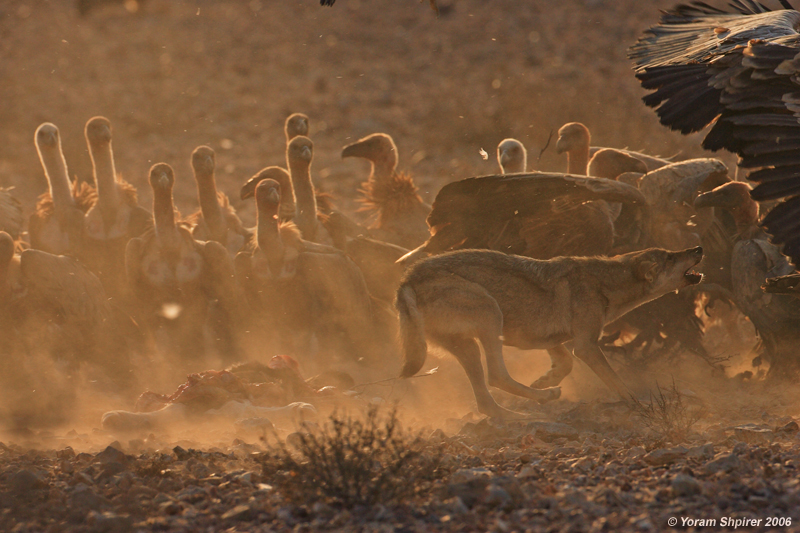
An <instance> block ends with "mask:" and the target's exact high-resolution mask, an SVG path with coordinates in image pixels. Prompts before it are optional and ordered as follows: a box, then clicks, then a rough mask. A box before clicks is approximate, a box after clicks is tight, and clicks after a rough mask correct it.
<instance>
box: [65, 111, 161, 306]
mask: <svg viewBox="0 0 800 533" xmlns="http://www.w3.org/2000/svg"><path fill="white" fill-rule="evenodd" d="M84 133H85V136H86V143H87V145H88V147H89V155H90V156H91V159H92V168H93V171H94V181H95V190H96V201H95V203H94V205H92V207H91V208H90V209H89V210H88V211H87V212H86V216H85V219H84V243H83V244H84V246H83V249H82V250H81V253H80V255H79V258H80V259H81V260H82V261H84V263H85V264H86V265H87V266H88V267H89V269H90V270H91V271H92V272H94V273H95V274H97V276H98V277H99V278H100V281H102V282H103V286H104V287H105V288H106V292H108V293H109V294H110V295H112V296H120V295H122V294H123V293H124V291H125V288H126V282H125V271H124V269H122V268H120V266H121V265H123V264H124V263H125V247H126V245H127V244H128V241H129V240H130V239H132V238H134V237H138V236H140V235H142V234H143V233H144V232H145V231H147V230H148V229H150V228H151V227H152V226H153V217H152V215H151V214H150V213H149V212H148V211H147V210H146V209H144V208H142V207H140V206H139V203H138V198H137V194H136V189H135V188H134V187H133V186H132V185H131V184H129V183H128V182H126V181H125V180H123V179H121V178H120V177H119V176H118V175H117V171H116V166H115V164H114V152H113V149H112V145H111V143H112V131H111V123H110V122H109V120H108V119H107V118H105V117H94V118H91V119H89V121H88V122H87V123H86V127H85V130H84Z"/></svg>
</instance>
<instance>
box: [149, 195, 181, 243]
mask: <svg viewBox="0 0 800 533" xmlns="http://www.w3.org/2000/svg"><path fill="white" fill-rule="evenodd" d="M153 220H154V222H155V227H156V237H157V238H158V241H159V243H160V244H161V246H162V247H164V248H167V249H174V248H177V247H178V242H179V236H178V227H177V226H176V225H175V208H174V206H173V204H172V189H171V188H161V187H159V188H156V189H154V190H153Z"/></svg>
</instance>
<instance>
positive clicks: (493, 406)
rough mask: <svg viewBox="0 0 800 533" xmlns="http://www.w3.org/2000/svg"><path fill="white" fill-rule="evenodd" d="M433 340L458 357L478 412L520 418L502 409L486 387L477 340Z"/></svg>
mask: <svg viewBox="0 0 800 533" xmlns="http://www.w3.org/2000/svg"><path fill="white" fill-rule="evenodd" d="M431 340H433V341H434V342H435V343H436V344H438V345H439V346H441V347H442V348H444V349H445V350H447V351H448V352H450V353H452V354H453V355H454V356H456V359H458V362H459V363H461V366H462V367H463V368H464V372H466V373H467V377H468V378H469V382H470V384H471V385H472V390H473V392H474V393H475V400H476V401H477V402H478V411H480V412H481V413H483V414H485V415H488V416H491V417H496V418H509V417H518V416H520V415H519V414H518V413H515V412H513V411H509V410H507V409H504V408H502V407H500V406H499V405H498V404H497V402H496V401H495V400H494V398H492V394H491V393H490V392H489V388H488V387H487V386H486V381H485V379H484V377H483V365H482V364H481V351H480V349H479V348H478V344H477V343H476V342H475V339H470V338H466V337H462V336H460V335H447V336H438V335H437V336H436V337H434V338H433V339H431Z"/></svg>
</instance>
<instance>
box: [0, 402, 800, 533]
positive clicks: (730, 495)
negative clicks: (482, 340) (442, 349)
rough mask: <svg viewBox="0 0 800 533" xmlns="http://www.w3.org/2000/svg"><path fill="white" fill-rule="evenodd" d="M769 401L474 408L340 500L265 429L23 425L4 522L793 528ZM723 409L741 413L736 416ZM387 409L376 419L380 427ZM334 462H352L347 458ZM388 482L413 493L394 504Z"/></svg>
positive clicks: (798, 460)
mask: <svg viewBox="0 0 800 533" xmlns="http://www.w3.org/2000/svg"><path fill="white" fill-rule="evenodd" d="M683 394H684V396H682V397H683V398H684V401H686V400H690V404H691V405H694V403H692V402H691V399H692V398H691V396H685V395H686V394H691V393H689V392H684V393H683ZM767 396H770V395H767ZM771 397H772V401H771V402H772V403H771V404H770V405H771V407H769V408H767V409H769V410H766V411H764V410H763V409H764V405H766V404H767V403H769V402H766V403H765V402H763V401H762V405H761V406H758V405H757V404H758V401H752V399H751V402H750V403H747V402H742V403H739V404H737V402H736V401H735V400H734V401H731V402H729V403H727V405H726V403H722V404H720V407H719V408H717V409H711V410H708V409H707V408H703V410H702V411H692V413H696V414H697V417H696V418H697V419H698V420H697V421H696V423H693V422H694V419H692V420H691V421H690V422H689V424H688V425H687V431H686V432H685V433H683V434H678V433H670V432H668V431H667V432H664V431H661V432H659V431H648V430H647V429H646V427H647V426H648V424H649V422H652V417H649V416H648V415H647V412H646V409H645V410H644V411H643V410H642V409H638V410H637V409H631V408H630V407H629V406H626V405H624V404H621V403H604V402H598V401H590V402H580V403H575V402H561V403H558V404H552V405H550V406H545V407H541V408H534V411H535V412H534V416H535V417H536V418H539V419H540V420H535V421H516V422H509V423H505V424H503V423H500V422H496V421H493V420H487V419H482V418H480V417H476V416H475V415H474V414H472V413H470V414H468V415H467V416H465V417H463V418H462V419H451V420H448V421H446V423H443V424H442V427H443V429H442V428H437V429H431V428H430V427H429V428H426V429H424V430H423V431H422V433H421V434H420V435H421V438H419V439H417V440H415V439H413V438H412V436H411V434H410V432H408V433H403V435H404V436H403V437H402V439H401V441H402V442H403V443H404V445H403V448H402V449H404V450H405V449H408V450H415V451H416V452H418V453H419V454H420V457H421V458H422V461H423V462H422V463H420V462H419V459H417V460H416V462H414V461H410V462H407V463H406V464H405V466H404V467H403V468H402V469H401V470H400V472H399V474H398V475H397V476H396V477H394V478H390V479H389V481H388V483H387V484H385V485H382V486H383V487H384V490H382V491H381V492H380V494H379V495H378V496H377V497H376V498H375V499H374V500H372V501H368V502H367V504H366V505H363V504H359V503H357V502H356V503H355V504H354V503H352V502H351V503H350V504H348V505H343V500H342V499H341V497H338V495H337V494H335V493H331V492H325V491H321V490H318V489H319V487H320V486H321V485H322V483H321V482H320V480H319V478H317V477H314V478H311V477H310V476H309V479H302V480H298V479H294V481H293V482H292V480H291V479H290V480H289V484H287V475H288V474H287V471H281V470H280V469H279V466H276V465H278V464H279V463H275V462H270V461H268V460H266V458H267V457H272V456H274V454H275V453H277V452H276V450H278V448H276V446H275V444H276V441H275V440H273V437H272V436H269V435H268V436H267V438H266V439H265V438H263V436H261V437H258V436H254V435H253V434H249V435H244V434H240V438H236V439H235V440H229V441H227V442H226V443H222V442H220V443H219V445H217V446H209V445H204V446H201V445H199V443H197V442H193V441H191V440H186V439H184V440H180V441H172V442H169V441H168V440H166V439H167V437H165V436H164V435H162V436H157V435H156V434H149V435H147V436H144V435H142V437H143V438H133V439H128V440H125V439H122V440H116V441H114V442H111V443H110V444H109V445H108V446H107V447H106V448H104V449H101V448H102V447H101V446H100V447H98V445H97V444H96V443H97V442H102V441H103V439H106V441H107V440H108V439H111V438H114V437H113V436H112V435H109V434H105V433H103V432H102V431H100V430H95V432H94V434H92V435H88V434H84V435H81V434H77V433H76V432H74V431H73V432H71V433H69V434H65V435H62V436H54V435H52V434H47V433H39V434H38V435H34V434H30V435H28V436H27V438H28V439H33V440H38V441H39V442H40V443H41V444H40V446H39V449H35V450H31V449H27V448H26V447H22V446H19V445H6V444H0V529H2V530H7V531H15V532H27V531H30V532H33V531H53V532H55V531H75V532H78V531H92V532H94V531H96V532H100V531H106V532H119V531H222V530H226V531H317V530H337V529H346V530H359V531H395V530H399V531H428V530H430V531H502V532H507V531H526V530H528V531H660V530H666V529H669V526H670V525H671V524H672V522H670V520H671V519H675V520H677V521H678V522H677V528H678V529H683V530H690V531H691V530H698V531H699V530H700V529H703V528H702V527H699V526H698V524H700V523H699V522H696V523H695V527H696V529H691V528H689V527H688V524H691V523H692V522H691V521H692V520H705V519H708V520H711V519H715V520H716V521H717V522H716V526H715V527H711V528H709V529H706V530H734V529H747V530H748V531H774V530H785V531H794V530H800V525H797V523H796V521H797V520H798V519H799V518H800V517H797V516H795V515H796V511H797V509H798V508H800V483H798V479H797V469H798V465H800V431H799V430H800V427H799V426H798V424H797V422H795V421H794V420H793V419H792V418H791V417H789V416H786V415H784V414H779V413H784V412H787V409H788V410H791V409H790V408H787V402H786V401H785V398H784V399H783V400H782V399H781V397H780V395H775V394H773V395H771ZM665 398H668V399H667V401H668V402H673V403H669V406H670V407H669V409H672V410H671V411H669V412H670V413H672V414H675V413H677V414H680V413H681V412H683V411H680V409H682V408H681V407H680V406H677V407H676V404H675V403H674V397H672V399H671V400H670V399H669V398H670V396H669V395H667V396H665ZM761 398H762V400H763V398H764V396H761ZM731 403H732V404H736V407H742V406H743V405H749V408H745V409H737V412H739V414H738V415H736V416H735V417H734V416H731V415H730V413H731V410H730V408H729V407H730V405H731ZM789 403H791V402H789ZM646 405H647V404H646ZM517 407H520V406H519V405H518V406H517ZM692 409H694V407H692ZM687 412H688V411H687ZM721 412H727V413H728V416H727V417H723V416H721V415H720V413H721ZM684 414H685V413H684ZM336 416H338V415H336ZM388 416H389V415H388V414H387V412H386V411H384V412H382V413H379V417H381V418H380V420H386V419H387V417H388ZM679 418H680V417H678V418H676V420H677V422H676V421H673V422H675V423H674V424H673V425H672V426H670V427H671V428H672V429H673V430H674V429H675V428H679V426H680V423H679ZM337 420H342V418H341V417H338V418H337ZM743 420H757V421H758V422H757V423H753V422H750V423H745V422H743ZM325 423H326V422H324V421H322V420H321V421H320V424H321V425H322V426H324V425H325ZM676 424H677V425H676ZM650 425H652V424H650ZM376 427H377V428H378V429H380V428H381V427H382V426H381V424H378V426H376ZM301 431H302V432H306V431H311V432H312V433H313V432H315V431H317V430H316V429H314V425H311V426H305V429H301ZM280 439H281V441H283V442H286V443H288V444H287V446H288V448H287V449H288V450H289V453H291V454H292V455H293V456H294V457H295V458H297V459H301V460H302V459H303V455H302V452H303V450H306V451H308V448H304V447H303V446H302V444H301V443H299V441H298V434H297V433H288V434H287V433H285V432H284V433H283V434H282V435H281V437H280ZM23 440H24V439H23ZM345 440H346V439H345ZM341 442H342V438H341V437H339V444H341ZM81 449H93V450H100V451H95V452H94V453H87V452H80V451H76V450H81ZM333 449H335V446H334V447H327V448H325V447H322V448H318V449H317V452H316V453H317V456H316V457H315V460H317V461H321V460H322V459H320V457H323V456H325V457H326V458H329V459H332V458H333V455H334V454H333V452H332V450H333ZM268 450H271V451H268ZM350 452H353V450H350ZM325 454H329V455H330V457H327V456H326V455H325ZM341 457H344V456H341ZM341 457H340V460H341ZM374 457H375V461H376V463H380V464H374V465H372V467H373V468H377V469H379V470H373V475H377V472H378V471H380V472H386V471H388V470H389V469H391V468H392V467H394V466H395V463H393V462H392V459H391V458H388V459H385V458H382V457H383V456H382V455H379V454H376V455H375V456H374ZM308 459H309V457H305V460H308ZM345 462H346V461H345ZM280 464H282V465H283V468H286V465H285V463H280ZM315 464H316V463H315ZM329 464H330V465H331V467H330V468H331V469H332V471H334V472H338V473H342V472H347V471H348V469H347V467H346V466H341V465H342V462H341V461H340V462H337V461H336V460H333V459H332V460H331V462H330V463H329ZM337 465H339V466H337ZM349 472H350V475H351V476H352V475H353V469H351V470H350V471H349ZM345 475H347V474H345ZM334 477H335V476H334ZM368 477H369V476H368ZM290 478H291V476H290ZM370 483H372V482H371V481H369V480H368V479H365V480H362V481H361V482H360V485H359V484H357V485H359V486H362V485H363V486H365V487H367V488H369V486H370ZM397 485H402V486H404V487H405V488H408V486H411V487H412V490H407V491H401V492H400V493H401V494H402V496H401V497H399V498H394V499H393V498H392V497H391V495H392V494H394V492H393V490H390V489H394V488H397ZM401 488H403V487H401ZM331 496H332V497H331ZM365 501H367V500H365ZM685 520H686V522H685ZM770 520H772V521H777V522H774V523H775V525H774V526H770V525H767V524H768V523H769V522H768V521H770ZM725 521H727V522H725ZM737 521H738V522H737ZM748 521H749V522H748ZM745 524H746V525H751V526H755V527H747V528H745V527H743V525H745Z"/></svg>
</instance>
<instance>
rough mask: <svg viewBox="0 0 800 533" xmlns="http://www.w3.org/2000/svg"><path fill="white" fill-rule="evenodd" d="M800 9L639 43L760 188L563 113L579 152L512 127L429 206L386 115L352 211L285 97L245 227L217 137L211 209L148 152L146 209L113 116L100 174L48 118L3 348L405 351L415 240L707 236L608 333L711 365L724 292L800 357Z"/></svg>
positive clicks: (14, 245)
mask: <svg viewBox="0 0 800 533" xmlns="http://www.w3.org/2000/svg"><path fill="white" fill-rule="evenodd" d="M330 3H331V4H332V3H333V2H330ZM798 25H800V13H798V12H796V11H793V10H788V9H786V10H778V11H770V10H768V9H767V8H766V7H764V6H763V5H761V4H759V3H757V2H752V1H735V2H734V3H733V4H732V9H731V10H730V12H728V11H724V10H720V9H716V8H712V7H710V6H707V5H705V4H693V5H691V6H685V5H682V6H678V7H677V8H675V9H674V10H673V11H670V12H668V13H665V14H664V15H663V17H662V20H661V23H660V24H659V25H658V26H655V27H653V28H651V29H650V30H648V31H647V32H646V34H645V35H644V36H643V37H642V38H641V39H640V40H639V42H638V43H636V44H635V45H634V46H633V47H632V48H631V50H630V56H631V58H632V59H633V60H634V61H635V69H636V70H635V71H636V77H637V78H638V79H639V80H640V81H641V83H642V85H643V87H644V88H646V89H649V90H652V91H653V92H652V93H651V94H649V95H648V96H647V97H645V103H646V104H647V105H649V106H652V107H656V108H657V113H658V115H659V117H660V119H661V121H662V123H664V124H665V125H667V126H669V127H671V128H673V129H677V130H680V131H681V132H682V133H690V132H695V131H699V130H700V129H702V128H704V127H706V126H707V125H708V124H713V126H712V127H711V129H710V131H709V133H708V134H707V136H706V138H705V140H704V142H703V145H704V146H705V147H706V148H708V149H710V150H717V149H720V148H724V149H726V150H730V151H732V152H735V153H737V154H738V155H739V156H740V157H741V160H740V166H741V167H742V168H747V169H751V168H752V169H756V170H755V171H753V172H752V173H751V174H750V175H749V176H748V179H749V180H750V181H753V182H755V183H757V184H758V185H757V187H755V188H754V189H753V188H751V186H750V185H749V184H748V183H747V182H744V181H732V180H731V178H730V177H729V176H728V169H727V168H726V167H725V165H724V164H723V163H722V162H720V161H719V160H716V159H692V160H685V161H672V160H667V159H662V158H658V157H654V156H649V155H645V154H642V153H638V152H633V151H629V150H621V149H614V148H604V147H593V146H591V143H590V139H591V137H590V133H589V130H588V129H587V128H586V127H585V126H584V125H582V124H579V123H570V124H567V125H565V126H563V127H562V128H561V129H560V130H559V132H558V141H557V144H556V149H557V151H558V152H559V153H563V154H565V155H566V170H567V172H566V173H542V172H529V171H528V163H527V154H526V150H525V147H524V146H523V145H522V144H521V143H520V142H519V141H517V140H514V139H506V140H503V141H502V142H501V143H500V144H499V146H498V148H497V159H498V163H499V165H500V170H501V172H502V173H500V174H497V175H490V176H482V177H474V178H468V179H463V180H460V181H455V182H452V183H449V184H448V185H445V186H444V187H443V188H442V189H441V190H440V191H439V193H438V194H437V196H436V198H435V201H434V202H433V205H427V204H426V203H425V202H423V201H422V199H421V198H420V196H419V194H418V192H417V187H416V186H415V184H414V180H413V177H412V176H410V175H409V174H407V173H404V172H400V171H398V152H397V147H396V145H395V143H394V141H393V140H392V138H391V137H390V136H389V135H386V134H383V133H375V134H372V135H369V136H367V137H365V138H363V139H361V140H359V141H357V142H355V143H353V144H350V145H348V146H346V147H344V149H343V150H342V157H358V158H363V159H366V160H368V161H369V162H370V163H371V167H372V169H371V173H370V175H369V176H368V177H367V178H366V180H365V181H364V182H363V184H362V188H361V189H360V195H361V198H360V199H361V201H362V202H363V209H362V211H364V212H366V213H368V215H369V216H368V218H367V221H366V222H359V221H357V220H354V219H353V218H352V217H351V216H349V215H348V214H346V213H342V212H341V211H338V210H337V209H336V208H335V198H331V196H330V195H328V194H326V193H323V192H320V191H319V190H317V188H316V187H315V185H314V181H315V180H314V175H313V172H312V162H313V157H314V144H313V142H312V141H311V139H310V138H309V136H308V135H309V120H308V117H306V116H305V115H302V114H294V115H292V116H290V117H289V118H288V119H287V120H286V123H285V135H286V167H281V166H269V167H266V168H264V169H263V170H261V171H260V172H258V173H257V174H256V175H255V176H253V177H252V178H251V179H249V180H248V181H247V182H246V183H244V184H243V185H242V187H241V190H240V192H239V194H240V196H241V199H242V200H245V199H251V200H252V201H253V202H255V206H256V208H257V223H256V226H255V227H253V228H247V227H245V226H244V225H243V224H242V222H241V220H240V219H239V217H238V216H237V213H236V211H235V209H234V208H233V207H232V206H231V204H230V202H229V200H228V197H227V196H226V195H225V194H224V193H223V192H221V191H219V190H217V186H216V182H215V175H214V172H215V154H214V151H213V150H212V149H211V148H209V147H207V146H200V147H198V148H197V149H196V150H194V152H193V153H192V154H191V165H192V168H193V170H194V178H195V181H196V185H197V195H198V200H199V205H200V210H199V211H198V212H197V213H194V214H192V215H190V216H187V217H184V216H182V215H181V214H180V213H179V212H178V211H177V209H176V207H175V205H174V203H173V196H172V191H173V187H174V185H175V174H174V172H173V169H172V167H171V166H170V165H168V164H166V163H158V164H156V165H154V166H153V167H152V168H151V169H150V174H149V184H150V186H151V187H152V192H153V205H152V210H149V209H146V208H145V207H143V206H140V205H139V204H138V201H137V191H136V190H135V188H134V187H133V186H131V185H130V184H129V183H127V182H125V181H123V180H122V179H121V178H120V177H119V175H118V174H117V171H116V168H115V163H114V154H113V150H112V127H111V124H110V122H109V121H108V120H107V119H106V118H103V117H95V118H92V119H91V120H89V121H88V123H87V124H86V128H85V136H86V141H87V144H88V148H89V153H90V155H91V160H92V164H93V168H94V184H88V183H84V182H78V181H71V180H70V177H69V172H68V170H67V162H66V161H65V158H64V155H63V153H62V150H61V139H60V136H59V130H58V128H57V127H56V126H55V125H53V124H50V123H45V124H42V125H41V126H39V128H38V129H37V130H36V132H35V136H34V140H35V145H36V149H37V151H38V154H39V158H40V160H41V163H42V167H43V169H44V174H45V176H46V178H47V181H48V183H49V190H48V191H47V192H44V193H43V194H42V195H41V197H40V199H39V201H38V203H37V205H36V206H35V210H34V211H33V213H32V214H31V215H30V216H29V218H28V220H27V226H26V224H25V219H24V217H23V212H24V209H23V206H22V205H21V204H20V203H19V202H18V201H17V200H16V199H15V198H14V196H13V191H12V190H0V328H2V331H3V332H4V335H3V341H2V343H0V358H2V359H3V360H5V361H9V360H11V361H13V360H14V359H15V358H20V357H25V356H26V354H27V353H30V352H31V351H39V352H45V353H47V354H49V355H50V356H52V357H53V358H57V359H60V360H65V361H69V362H70V364H74V365H90V366H92V367H94V368H96V369H98V370H99V371H100V372H102V373H104V375H105V376H106V377H108V378H109V379H110V380H113V381H115V382H117V383H119V384H120V385H121V386H122V385H124V384H125V382H126V380H127V379H128V378H129V376H130V375H131V372H132V369H131V364H130V361H131V354H132V353H135V352H137V351H140V352H142V353H149V352H156V351H157V352H160V353H163V354H166V355H167V356H168V357H172V358H174V360H175V361H176V363H177V364H179V365H183V368H186V369H187V370H192V371H198V370H202V368H201V367H202V365H203V364H204V363H205V359H204V355H205V354H209V353H216V354H217V355H218V356H219V357H220V358H221V359H222V360H223V361H227V362H229V363H233V362H236V361H244V360H263V359H267V360H268V359H269V358H270V357H272V356H273V355H276V354H287V355H290V356H292V357H294V358H296V359H297V360H299V361H301V362H304V363H305V364H308V365H316V366H317V367H325V366H333V365H335V363H336V361H357V362H359V363H360V364H363V365H367V366H369V365H374V366H379V367H381V366H383V367H385V366H386V363H387V361H388V360H389V359H390V358H394V357H395V356H396V353H397V348H396V346H395V344H396V340H395V339H396V316H395V311H394V309H393V306H392V304H393V300H394V297H395V292H396V289H397V287H398V286H399V284H400V281H401V279H402V277H403V274H404V270H405V269H407V268H408V266H409V265H411V264H413V263H414V262H416V261H418V260H420V259H421V258H424V257H428V256H431V255H435V254H439V253H443V252H446V251H451V250H457V249H465V248H478V249H491V250H497V251H501V252H505V253H510V254H519V255H523V256H528V257H532V258H537V259H549V258H553V257H557V256H567V255H568V256H593V255H606V256H613V255H615V254H621V253H626V252H630V251H635V250H641V249H646V248H649V247H660V248H668V249H675V250H677V249H685V248H689V247H694V246H698V245H702V246H703V249H704V250H705V259H704V261H703V263H702V264H701V269H702V271H703V272H704V274H705V282H704V283H702V284H700V285H697V286H693V287H689V288H687V289H685V290H682V291H680V292H678V293H670V294H668V295H666V296H664V297H662V298H660V299H658V300H655V301H653V302H651V303H649V304H646V305H644V306H642V307H640V308H638V309H635V310H634V311H631V312H630V313H629V314H628V315H626V316H625V317H623V318H622V319H621V320H619V321H617V322H616V323H614V324H611V325H609V327H608V328H607V330H606V331H605V333H604V335H605V337H604V342H605V345H606V346H607V348H608V349H609V350H613V351H620V352H622V353H624V354H627V355H628V356H631V354H634V353H635V354H638V355H637V357H641V358H643V359H644V360H645V361H646V360H650V359H655V358H657V357H665V356H672V355H675V354H677V353H681V352H686V351H689V352H692V353H694V354H696V355H698V356H699V357H702V358H703V359H705V360H706V361H708V362H709V363H710V364H716V363H717V362H718V359H717V357H716V356H715V354H709V353H707V351H706V349H705V348H704V344H703V342H702V341H703V321H701V320H700V319H699V318H698V315H697V312H696V309H697V307H698V302H699V301H701V299H702V298H704V300H702V301H708V300H709V299H714V300H725V301H728V302H729V303H731V304H732V305H735V307H736V308H738V310H739V311H740V312H741V313H743V314H744V315H746V316H747V317H748V318H749V319H750V321H751V322H752V324H753V325H754V326H755V328H756V330H757V332H758V334H759V336H760V339H761V346H760V351H761V354H760V357H759V359H760V360H763V361H766V362H767V363H768V364H769V376H771V377H781V376H791V375H795V373H796V372H797V370H800V368H798V367H800V365H799V364H798V363H800V357H799V356H800V354H798V353H797V346H798V342H800V302H798V300H797V299H796V298H795V297H794V296H793V295H792V294H785V293H794V295H795V296H796V295H798V294H800V282H798V281H799V280H798V275H797V274H795V268H796V266H798V265H800V90H798V89H799V87H798V85H800V77H798V72H800V55H798V52H800V35H798V33H797V32H796V29H795V28H796V27H798ZM187 155H188V154H187ZM778 200H779V201H780V202H779V203H777V205H775V201H778ZM765 211H766V213H764V212H765ZM360 218H362V219H363V218H364V217H360ZM784 254H785V255H784ZM787 256H788V258H787ZM765 284H766V287H767V290H766V291H765V290H764V288H763V287H764V286H765ZM781 293H784V294H781Z"/></svg>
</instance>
